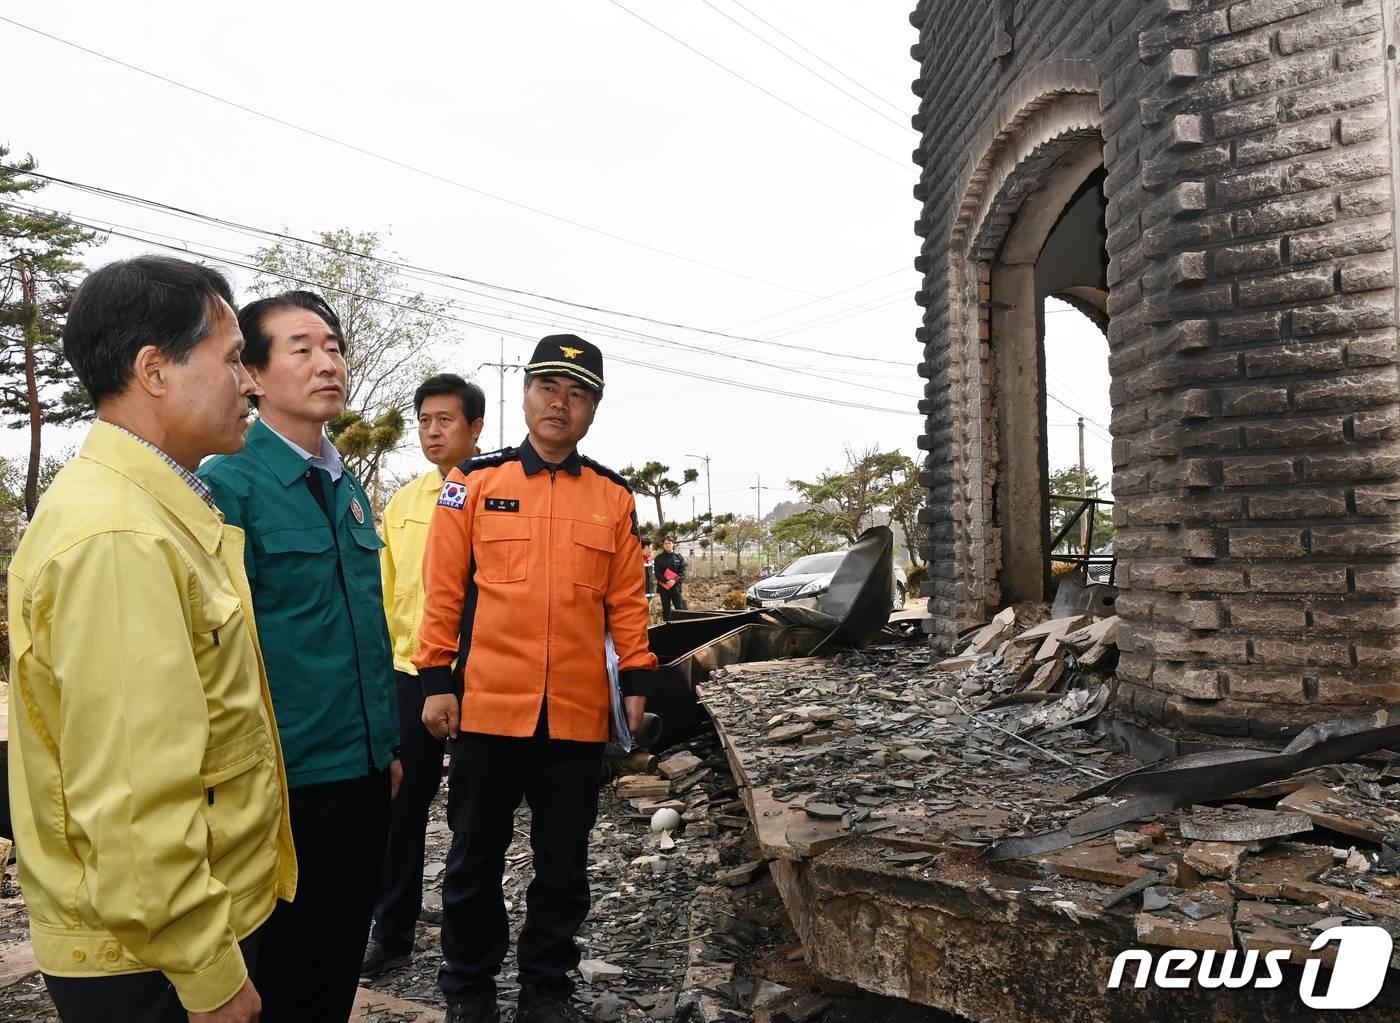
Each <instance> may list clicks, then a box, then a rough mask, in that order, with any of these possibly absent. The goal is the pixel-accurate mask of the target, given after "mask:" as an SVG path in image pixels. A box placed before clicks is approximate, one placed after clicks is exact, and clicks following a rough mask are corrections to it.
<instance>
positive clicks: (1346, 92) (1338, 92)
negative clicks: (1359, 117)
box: [1279, 73, 1385, 121]
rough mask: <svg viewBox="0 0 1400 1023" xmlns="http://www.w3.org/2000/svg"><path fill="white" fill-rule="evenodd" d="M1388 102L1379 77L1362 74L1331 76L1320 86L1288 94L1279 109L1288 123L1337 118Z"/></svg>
mask: <svg viewBox="0 0 1400 1023" xmlns="http://www.w3.org/2000/svg"><path fill="white" fill-rule="evenodd" d="M1384 100H1385V83H1384V80H1383V79H1382V78H1381V76H1379V75H1372V74H1366V73H1361V74H1358V75H1354V76H1353V77H1351V78H1341V77H1339V76H1335V75H1334V76H1331V77H1329V78H1328V79H1327V80H1325V81H1323V82H1322V83H1320V84H1315V85H1309V86H1306V87H1304V88H1301V89H1297V90H1295V91H1293V92H1291V93H1288V94H1285V95H1284V96H1283V98H1282V99H1281V100H1280V102H1279V105H1280V106H1281V107H1282V108H1283V109H1282V114H1283V116H1284V117H1286V118H1288V119H1289V120H1295V121H1302V120H1306V119H1307V118H1310V117H1319V116H1321V115H1323V114H1335V113H1340V112H1342V111H1344V110H1351V109H1353V108H1355V107H1360V106H1366V105H1367V104H1371V103H1377V104H1378V103H1381V102H1383V101H1384Z"/></svg>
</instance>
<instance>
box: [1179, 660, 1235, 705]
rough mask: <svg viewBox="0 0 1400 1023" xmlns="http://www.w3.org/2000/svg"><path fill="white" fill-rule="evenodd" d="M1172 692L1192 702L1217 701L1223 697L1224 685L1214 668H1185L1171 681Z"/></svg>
mask: <svg viewBox="0 0 1400 1023" xmlns="http://www.w3.org/2000/svg"><path fill="white" fill-rule="evenodd" d="M1172 690H1173V691H1174V692H1176V693H1178V694H1180V695H1181V696H1187V697H1190V698H1191V699H1193V700H1218V699H1220V698H1221V697H1223V696H1224V695H1225V683H1224V680H1223V679H1222V678H1221V676H1220V672H1218V671H1216V670H1215V669H1214V668H1187V669H1186V670H1185V671H1183V672H1182V673H1181V674H1180V675H1178V676H1177V677H1176V678H1174V679H1173V680H1172Z"/></svg>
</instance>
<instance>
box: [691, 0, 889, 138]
mask: <svg viewBox="0 0 1400 1023" xmlns="http://www.w3.org/2000/svg"><path fill="white" fill-rule="evenodd" d="M700 2H701V3H702V4H704V5H705V6H706V7H708V8H709V9H710V10H712V11H714V12H715V13H716V14H718V15H719V16H720V17H721V18H724V19H725V20H727V21H730V22H732V23H734V24H735V25H737V26H739V28H741V29H743V30H744V31H745V32H747V33H748V34H749V35H751V36H753V37H754V38H755V39H757V40H758V41H759V42H760V43H762V44H763V45H764V46H766V47H768V48H769V49H770V50H772V51H773V52H774V53H777V54H779V55H780V56H782V57H783V58H784V59H786V60H789V61H791V62H792V63H794V64H796V65H797V66H798V67H800V68H801V69H802V70H803V71H806V72H807V73H808V74H809V75H811V76H813V77H814V78H817V79H819V80H820V81H822V82H825V83H826V84H827V85H829V86H831V87H832V88H833V89H835V90H836V91H837V92H839V93H840V94H841V95H843V96H845V97H846V98H847V99H850V100H853V101H855V102H856V103H859V104H860V105H861V106H863V107H865V109H866V110H869V111H870V112H871V113H873V114H874V115H875V116H876V117H881V118H884V119H885V120H886V121H889V122H890V124H892V125H894V126H895V127H896V128H900V129H902V130H904V131H913V127H912V126H911V125H910V123H909V121H908V120H907V119H906V120H904V121H900V120H897V119H896V118H893V117H891V116H890V115H889V114H887V113H885V112H884V111H883V110H881V109H879V108H878V107H874V106H871V105H870V104H869V103H867V102H866V101H865V100H863V99H861V98H860V97H859V96H857V95H855V94H854V93H852V92H851V91H850V90H848V89H846V88H845V87H844V86H840V85H837V84H836V83H835V82H833V81H832V80H831V79H830V78H828V77H826V75H824V74H822V73H821V72H820V71H818V70H816V69H815V68H813V67H811V66H810V65H808V64H804V63H802V61H800V60H798V59H797V58H796V57H794V56H793V55H792V54H790V53H788V52H787V51H786V50H784V49H783V48H782V47H780V46H778V45H777V44H775V43H774V42H773V41H772V40H769V39H765V38H764V37H763V36H762V35H761V34H760V33H758V32H755V31H754V30H753V29H751V28H749V26H747V25H745V24H744V23H743V22H742V21H740V20H739V19H738V18H736V17H734V15H732V14H730V13H729V12H728V11H724V10H721V9H720V8H719V7H717V6H715V4H714V3H713V2H712V0H700Z"/></svg>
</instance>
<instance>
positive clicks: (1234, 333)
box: [1215, 312, 1283, 344]
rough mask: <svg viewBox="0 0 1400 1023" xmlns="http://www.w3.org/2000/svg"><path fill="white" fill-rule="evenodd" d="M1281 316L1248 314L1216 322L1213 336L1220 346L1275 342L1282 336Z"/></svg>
mask: <svg viewBox="0 0 1400 1023" xmlns="http://www.w3.org/2000/svg"><path fill="white" fill-rule="evenodd" d="M1282 323H1283V316H1282V315H1281V314H1280V313H1274V312H1270V313H1250V314H1249V315H1248V316H1231V317H1229V318H1227V319H1222V320H1218V321H1216V325H1215V334H1216V337H1217V338H1218V339H1219V341H1220V343H1221V344H1242V343H1244V342H1247V341H1275V340H1277V339H1278V338H1279V337H1280V336H1282Z"/></svg>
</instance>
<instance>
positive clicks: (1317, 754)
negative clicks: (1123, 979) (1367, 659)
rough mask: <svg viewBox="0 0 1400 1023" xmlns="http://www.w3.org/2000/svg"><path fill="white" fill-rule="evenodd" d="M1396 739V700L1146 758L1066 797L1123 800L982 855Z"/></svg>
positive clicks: (1017, 854)
mask: <svg viewBox="0 0 1400 1023" xmlns="http://www.w3.org/2000/svg"><path fill="white" fill-rule="evenodd" d="M1397 744H1400V706H1396V707H1387V708H1382V709H1380V710H1377V711H1374V712H1373V713H1370V714H1360V715H1357V716H1356V717H1350V718H1340V719H1337V720H1335V721H1324V722H1320V723H1318V724H1315V725H1309V726H1308V727H1307V728H1305V729H1304V730H1303V731H1301V732H1299V733H1298V735H1297V736H1296V737H1295V738H1294V739H1293V741H1292V742H1290V743H1289V744H1288V745H1287V746H1286V747H1285V748H1284V749H1283V750H1281V751H1280V750H1265V749H1249V748H1242V749H1224V750H1214V751H1211V752H1207V753H1191V754H1188V755H1186V756H1184V757H1178V758H1176V759H1175V760H1169V761H1165V762H1161V763H1156V764H1149V765H1147V766H1145V767H1140V768H1138V769H1137V770H1134V771H1129V772H1128V773H1127V774H1122V775H1119V776H1118V777H1117V778H1111V779H1109V780H1108V781H1106V782H1104V783H1102V784H1101V785H1095V786H1093V787H1092V788H1089V789H1085V790H1084V791H1083V792H1080V793H1077V794H1076V795H1075V796H1073V797H1072V800H1071V801H1074V800H1080V799H1089V798H1092V797H1094V796H1111V797H1126V799H1121V798H1120V801H1118V802H1115V803H1109V804H1108V805H1105V806H1101V807H1098V808H1097V809H1094V810H1090V811H1089V812H1088V813H1085V814H1082V815H1080V816H1079V817H1076V818H1075V819H1074V820H1072V821H1071V822H1070V823H1069V825H1068V826H1067V827H1065V828H1062V829H1060V830H1059V831H1052V832H1046V833H1045V834H1040V835H1025V836H1021V837H1018V838H1010V839H1006V840H1004V841H1002V842H998V843H997V844H996V846H995V847H993V849H992V851H991V853H990V857H991V859H993V860H1006V859H1019V858H1021V857H1024V856H1036V855H1040V854H1042V853H1046V852H1050V851H1052V850H1055V849H1063V848H1065V847H1066V846H1070V845H1074V844H1075V843H1077V842H1081V841H1084V840H1086V839H1088V838H1091V837H1093V836H1096V835H1102V834H1105V833H1107V832H1109V831H1112V830H1113V829H1114V828H1117V827H1119V826H1121V825H1123V824H1127V823H1128V822H1129V821H1135V820H1140V819H1141V818H1143V817H1152V816H1155V815H1156V814H1159V813H1166V812H1167V811H1169V810H1176V809H1179V808H1181V807H1183V806H1190V805H1191V804H1193V803H1204V802H1208V801H1210V800H1212V799H1223V798H1225V797H1226V796H1231V795H1234V794H1235V793H1236V792H1243V791H1245V790H1247V789H1252V788H1254V787H1255V786H1257V785H1263V784H1265V783H1266V782H1271V781H1277V780H1278V779H1280V778H1287V777H1289V776H1290V775H1293V774H1296V773H1297V772H1299V771H1304V770H1307V769H1308V768H1310V767H1321V766H1323V765H1324V764H1335V763H1338V762H1339V761H1343V760H1350V759H1352V758H1353V757H1359V756H1363V755H1364V754H1367V753H1372V752H1374V751H1376V750H1378V749H1384V748H1386V747H1389V746H1396V745H1397Z"/></svg>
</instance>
